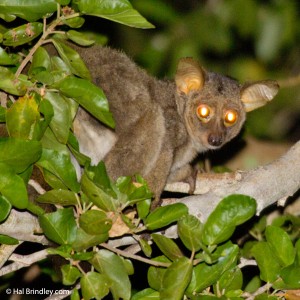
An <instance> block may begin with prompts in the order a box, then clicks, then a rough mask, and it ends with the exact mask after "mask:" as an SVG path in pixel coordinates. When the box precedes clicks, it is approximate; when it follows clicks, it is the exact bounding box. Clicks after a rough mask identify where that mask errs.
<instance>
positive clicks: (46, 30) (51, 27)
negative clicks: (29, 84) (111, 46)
mask: <svg viewBox="0 0 300 300" xmlns="http://www.w3.org/2000/svg"><path fill="white" fill-rule="evenodd" d="M57 11H58V13H57V19H55V20H54V21H53V22H52V23H50V25H49V27H48V28H47V26H46V18H44V19H43V23H44V32H43V35H42V36H41V38H40V39H39V40H38V42H37V43H36V44H35V45H34V46H33V47H32V48H31V49H30V51H29V53H28V55H27V56H26V57H25V59H24V60H23V61H22V63H21V64H20V66H19V68H18V70H17V72H16V74H15V76H16V78H17V77H19V76H20V74H21V73H22V71H23V70H24V68H25V67H26V65H27V64H28V63H29V61H30V60H31V59H32V56H33V55H34V53H35V51H36V50H37V49H38V48H39V47H40V46H41V45H42V44H44V41H45V40H46V39H47V38H48V36H49V35H50V34H53V33H55V32H58V31H54V29H55V27H56V26H58V25H60V24H61V22H62V20H66V19H72V18H75V17H78V16H79V13H74V14H72V15H69V16H60V12H59V11H60V10H59V9H58V10H57ZM59 33H61V32H59Z"/></svg>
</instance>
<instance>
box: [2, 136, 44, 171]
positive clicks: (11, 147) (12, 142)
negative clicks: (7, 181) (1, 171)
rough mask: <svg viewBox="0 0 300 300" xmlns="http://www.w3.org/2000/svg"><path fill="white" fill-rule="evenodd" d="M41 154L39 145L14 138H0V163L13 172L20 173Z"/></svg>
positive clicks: (35, 142) (38, 143)
mask: <svg viewBox="0 0 300 300" xmlns="http://www.w3.org/2000/svg"><path fill="white" fill-rule="evenodd" d="M41 152H42V147H41V143H40V142H37V141H25V140H21V139H14V138H0V162H1V163H5V164H7V165H8V166H10V167H11V168H12V169H13V170H14V172H16V173H22V172H24V171H25V170H26V169H27V168H28V167H29V166H30V165H32V164H33V163H34V162H36V161H37V160H38V159H39V158H40V156H41Z"/></svg>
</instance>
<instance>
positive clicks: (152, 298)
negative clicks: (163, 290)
mask: <svg viewBox="0 0 300 300" xmlns="http://www.w3.org/2000/svg"><path fill="white" fill-rule="evenodd" d="M159 299H160V298H159V292H157V291H155V290H153V289H150V288H147V289H144V290H142V291H140V292H137V293H136V294H134V295H133V296H132V298H131V300H159Z"/></svg>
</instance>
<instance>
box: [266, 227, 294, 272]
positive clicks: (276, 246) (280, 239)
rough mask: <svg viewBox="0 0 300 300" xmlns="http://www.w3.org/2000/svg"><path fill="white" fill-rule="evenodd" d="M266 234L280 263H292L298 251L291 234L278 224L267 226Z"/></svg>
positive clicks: (287, 264)
mask: <svg viewBox="0 0 300 300" xmlns="http://www.w3.org/2000/svg"><path fill="white" fill-rule="evenodd" d="M265 235H266V239H267V242H268V244H269V246H270V248H271V250H272V252H273V254H274V256H275V257H276V258H277V260H278V262H279V263H280V265H281V266H283V267H286V266H289V265H291V264H292V263H293V262H294V260H295V256H296V253H295V249H294V246H293V243H292V241H291V238H290V237H289V235H288V234H287V233H286V232H285V231H284V230H283V229H281V228H279V227H276V226H267V228H266V231H265Z"/></svg>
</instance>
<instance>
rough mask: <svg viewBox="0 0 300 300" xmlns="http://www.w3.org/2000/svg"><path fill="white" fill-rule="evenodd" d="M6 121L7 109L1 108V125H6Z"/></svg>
mask: <svg viewBox="0 0 300 300" xmlns="http://www.w3.org/2000/svg"><path fill="white" fill-rule="evenodd" d="M5 121H6V108H4V107H3V106H0V123H4V122H5Z"/></svg>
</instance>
